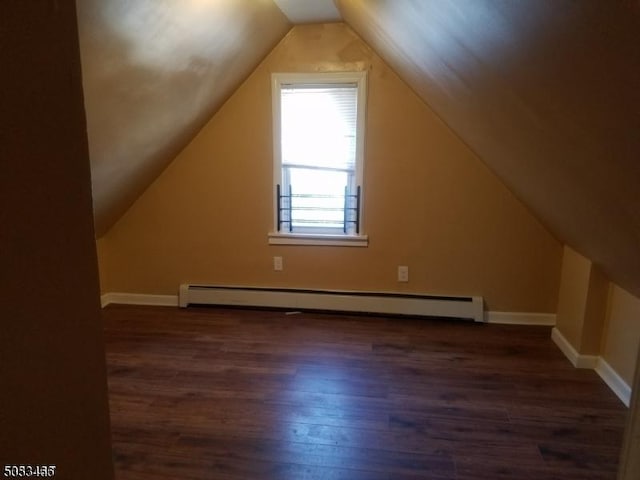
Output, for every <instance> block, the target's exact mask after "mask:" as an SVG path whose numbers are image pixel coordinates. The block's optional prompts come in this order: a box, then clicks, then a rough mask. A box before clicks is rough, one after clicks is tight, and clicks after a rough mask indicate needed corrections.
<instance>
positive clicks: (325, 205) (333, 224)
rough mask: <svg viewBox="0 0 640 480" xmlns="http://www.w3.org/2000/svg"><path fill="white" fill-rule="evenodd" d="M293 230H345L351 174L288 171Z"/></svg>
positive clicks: (324, 171) (326, 171) (302, 170)
mask: <svg viewBox="0 0 640 480" xmlns="http://www.w3.org/2000/svg"><path fill="white" fill-rule="evenodd" d="M288 171H289V179H290V182H291V192H292V194H293V198H292V199H291V202H292V203H291V217H292V218H291V219H292V221H293V228H294V229H295V228H308V227H316V228H318V227H320V228H338V229H340V230H342V229H343V228H344V191H345V186H346V185H347V182H348V180H349V174H348V173H347V172H340V171H333V170H317V169H304V168H288Z"/></svg>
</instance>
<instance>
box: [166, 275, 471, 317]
mask: <svg viewBox="0 0 640 480" xmlns="http://www.w3.org/2000/svg"><path fill="white" fill-rule="evenodd" d="M179 305H180V307H183V308H184V307H187V306H189V305H219V306H244V307H268V308H282V309H291V310H321V311H336V312H360V313H380V314H392V315H416V316H428V317H450V318H460V319H469V320H474V321H476V322H482V321H484V312H483V308H484V306H483V300H482V297H475V296H473V297H457V296H456V297H450V296H438V295H418V294H405V293H379V292H357V291H344V290H301V289H291V288H265V287H229V286H215V285H190V284H183V285H180V295H179Z"/></svg>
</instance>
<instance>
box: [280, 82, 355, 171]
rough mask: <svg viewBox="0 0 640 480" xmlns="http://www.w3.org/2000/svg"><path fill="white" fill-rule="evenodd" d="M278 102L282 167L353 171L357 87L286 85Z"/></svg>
mask: <svg viewBox="0 0 640 480" xmlns="http://www.w3.org/2000/svg"><path fill="white" fill-rule="evenodd" d="M280 98H281V122H282V123H281V133H282V139H281V142H282V143H281V145H282V165H283V166H285V165H290V166H305V167H314V168H325V169H335V170H343V171H344V170H349V171H353V170H354V169H355V165H356V120H357V99H358V90H357V85H355V84H351V85H348V84H347V85H344V84H338V85H322V86H312V85H303V86H301V85H295V86H291V85H287V86H284V87H283V88H282V90H281V97H280Z"/></svg>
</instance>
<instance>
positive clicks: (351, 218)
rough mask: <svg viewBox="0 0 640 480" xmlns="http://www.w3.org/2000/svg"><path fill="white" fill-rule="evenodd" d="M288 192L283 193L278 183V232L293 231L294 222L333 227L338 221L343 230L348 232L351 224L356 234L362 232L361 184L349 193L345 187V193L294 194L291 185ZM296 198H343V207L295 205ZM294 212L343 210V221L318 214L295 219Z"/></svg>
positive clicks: (318, 226)
mask: <svg viewBox="0 0 640 480" xmlns="http://www.w3.org/2000/svg"><path fill="white" fill-rule="evenodd" d="M286 190H287V192H286V193H283V192H282V188H281V186H280V184H278V185H276V205H277V224H278V225H277V226H278V232H280V231H282V230H283V229H286V230H287V231H289V232H293V230H294V227H295V225H294V223H298V224H305V225H307V226H308V225H313V226H314V227H317V228H322V227H323V226H325V227H327V228H332V227H331V226H332V225H335V224H336V223H337V222H340V223H341V224H342V232H343V233H345V234H346V233H347V232H348V231H349V230H350V229H349V227H350V226H353V230H354V231H355V233H356V234H359V233H360V186H358V187H357V188H356V193H355V194H351V193H349V188H348V187H345V189H344V195H316V194H304V193H299V194H294V193H293V189H292V187H291V185H288V188H287V189H286ZM296 199H298V200H303V199H313V200H320V199H322V200H327V201H335V200H338V199H341V200H342V207H340V208H337V207H335V206H332V207H322V206H303V205H294V204H295V203H296ZM294 212H309V213H311V212H342V219H341V221H339V220H336V219H321V218H318V217H317V216H315V217H312V218H304V217H301V218H296V219H295V220H294Z"/></svg>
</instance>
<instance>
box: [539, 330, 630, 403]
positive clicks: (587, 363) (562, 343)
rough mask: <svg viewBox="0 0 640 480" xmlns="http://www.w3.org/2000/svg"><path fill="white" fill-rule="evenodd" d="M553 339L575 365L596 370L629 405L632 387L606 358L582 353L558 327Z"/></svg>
mask: <svg viewBox="0 0 640 480" xmlns="http://www.w3.org/2000/svg"><path fill="white" fill-rule="evenodd" d="M551 339H552V340H553V341H554V342H555V344H556V345H557V346H558V348H559V349H560V350H561V351H562V353H564V355H565V356H566V357H567V358H568V359H569V361H570V362H571V363H572V364H573V366H574V367H576V368H589V369H591V370H595V371H596V373H597V374H598V375H599V376H600V378H602V380H603V381H604V383H606V384H607V386H608V387H609V388H610V389H611V391H612V392H613V393H615V394H616V396H617V397H618V398H619V399H620V401H621V402H622V403H624V404H625V405H626V406H627V407H628V406H629V403H630V401H631V387H630V386H629V385H628V384H627V383H626V382H625V381H624V380H623V379H622V377H621V376H620V375H618V372H616V371H615V370H614V369H613V368H612V367H611V365H609V364H608V363H607V361H606V360H605V359H604V358H602V357H600V356H597V355H580V354H579V353H578V352H577V351H576V349H575V348H573V345H571V344H570V343H569V341H568V340H567V339H566V338H565V337H564V335H562V333H560V330H558V329H557V328H554V329H553V330H552V331H551Z"/></svg>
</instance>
